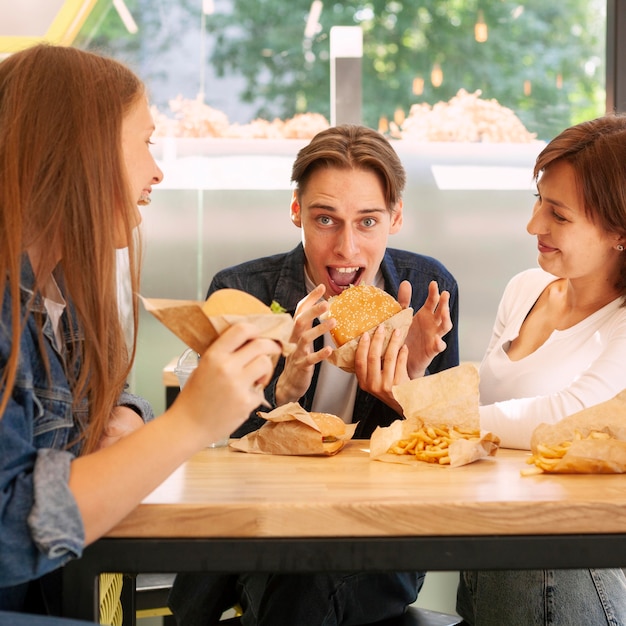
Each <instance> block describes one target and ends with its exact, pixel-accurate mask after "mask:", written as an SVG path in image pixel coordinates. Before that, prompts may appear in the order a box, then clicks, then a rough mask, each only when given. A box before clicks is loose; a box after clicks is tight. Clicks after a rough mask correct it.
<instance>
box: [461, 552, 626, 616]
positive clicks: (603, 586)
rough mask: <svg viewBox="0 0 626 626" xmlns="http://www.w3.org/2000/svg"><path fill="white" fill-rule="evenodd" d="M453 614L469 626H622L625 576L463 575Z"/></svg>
mask: <svg viewBox="0 0 626 626" xmlns="http://www.w3.org/2000/svg"><path fill="white" fill-rule="evenodd" d="M572 549H574V547H573V546H572ZM456 610H457V613H458V614H459V615H460V616H461V617H463V619H464V620H465V621H466V622H467V623H468V624H469V625H470V626H502V625H503V624H511V625H516V626H517V625H519V626H591V625H593V626H604V625H605V624H606V625H610V626H626V577H625V576H624V572H623V571H622V570H621V569H584V570H580V569H579V570H574V569H568V570H515V571H478V572H474V571H469V572H461V578H460V582H459V588H458V592H457V604H456Z"/></svg>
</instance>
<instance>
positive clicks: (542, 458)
mask: <svg viewBox="0 0 626 626" xmlns="http://www.w3.org/2000/svg"><path fill="white" fill-rule="evenodd" d="M589 439H595V440H598V439H615V437H613V436H611V435H610V434H609V433H605V432H603V431H600V430H592V431H590V432H589V434H588V435H587V436H586V437H583V435H582V433H581V432H580V431H579V430H576V431H574V439H573V440H572V441H563V442H561V443H560V444H558V445H556V446H547V445H544V444H541V443H540V444H538V445H537V451H536V452H535V453H534V454H532V455H531V456H529V457H528V458H527V459H526V463H528V464H529V465H532V467H529V468H526V469H523V470H521V472H520V473H521V475H522V476H535V475H537V474H543V473H544V472H551V471H554V468H555V467H556V465H557V464H558V463H559V461H560V460H561V459H562V458H563V457H564V456H565V454H566V453H567V451H568V450H569V449H570V447H571V445H572V443H573V442H574V441H585V440H589Z"/></svg>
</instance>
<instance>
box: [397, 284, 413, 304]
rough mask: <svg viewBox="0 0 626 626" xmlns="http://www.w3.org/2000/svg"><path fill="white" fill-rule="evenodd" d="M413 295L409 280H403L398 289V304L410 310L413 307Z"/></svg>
mask: <svg viewBox="0 0 626 626" xmlns="http://www.w3.org/2000/svg"><path fill="white" fill-rule="evenodd" d="M412 293H413V287H412V285H411V283H410V282H409V281H408V280H403V281H402V282H401V283H400V286H399V287H398V303H399V304H400V306H401V307H402V308H403V309H408V308H409V307H410V306H411V294H412Z"/></svg>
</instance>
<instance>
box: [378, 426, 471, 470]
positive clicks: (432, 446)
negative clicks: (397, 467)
mask: <svg viewBox="0 0 626 626" xmlns="http://www.w3.org/2000/svg"><path fill="white" fill-rule="evenodd" d="M458 439H468V440H470V441H471V440H476V441H478V440H479V439H480V431H479V430H471V429H463V428H459V427H457V426H444V425H440V426H434V425H424V426H422V427H421V428H420V429H418V430H415V431H413V432H412V433H410V434H409V436H408V437H407V438H406V439H401V440H400V441H398V442H396V443H394V444H393V445H392V446H391V447H390V448H389V450H388V452H389V453H391V454H398V455H402V454H411V455H413V456H414V457H415V458H416V459H417V460H418V461H424V462H425V463H437V464H439V465H450V452H449V448H450V445H451V444H452V443H453V442H454V441H456V440H458Z"/></svg>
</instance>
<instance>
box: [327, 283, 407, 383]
mask: <svg viewBox="0 0 626 626" xmlns="http://www.w3.org/2000/svg"><path fill="white" fill-rule="evenodd" d="M328 304H329V305H330V309H329V312H328V317H333V318H334V319H335V320H336V322H337V324H336V326H335V328H333V329H332V330H331V331H330V335H331V337H332V339H333V341H334V342H335V346H336V349H335V350H334V351H333V354H332V355H331V356H330V358H329V359H328V360H329V361H330V362H331V363H333V364H334V365H336V366H337V367H340V368H341V369H342V370H345V371H346V372H354V353H355V352H356V348H357V346H358V343H359V339H360V337H361V335H363V333H366V332H369V333H373V332H374V331H375V330H376V329H377V328H378V326H379V325H380V324H383V325H384V327H385V340H384V346H383V350H385V349H386V348H387V345H388V344H389V340H390V339H391V333H392V332H393V331H394V329H396V328H400V329H402V332H403V337H402V340H403V341H404V339H405V338H406V335H407V334H408V332H409V327H410V326H411V322H412V320H413V309H411V308H410V307H409V308H407V309H403V308H402V307H401V306H400V304H399V303H398V302H397V301H396V299H395V298H394V297H393V296H391V295H390V294H388V293H387V292H386V291H383V290H382V289H379V288H378V287H374V286H372V285H354V286H351V287H348V289H346V290H345V291H343V292H342V293H340V294H339V295H338V296H334V297H332V298H330V299H329V301H328Z"/></svg>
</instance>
